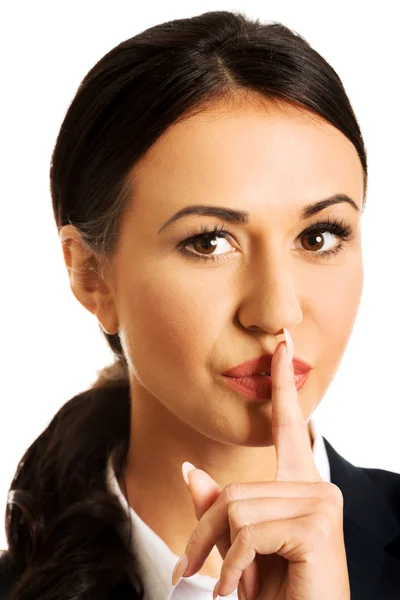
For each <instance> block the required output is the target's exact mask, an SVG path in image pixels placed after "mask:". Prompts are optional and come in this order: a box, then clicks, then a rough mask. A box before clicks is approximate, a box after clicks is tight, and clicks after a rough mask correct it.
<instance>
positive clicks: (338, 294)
mask: <svg viewBox="0 0 400 600" xmlns="http://www.w3.org/2000/svg"><path fill="white" fill-rule="evenodd" d="M350 266H351V267H352V268H348V269H338V270H337V275H336V274H333V273H332V272H331V273H327V274H326V280H325V281H324V279H322V280H321V281H320V285H319V293H318V294H317V297H316V298H315V299H314V302H315V304H314V308H313V309H311V314H312V319H313V322H314V326H315V327H316V335H317V336H318V345H319V347H320V348H321V354H320V364H321V365H323V367H321V374H322V371H323V376H322V380H324V381H325V382H326V383H329V382H330V381H331V380H332V378H333V376H334V374H335V373H336V370H337V369H338V367H339V364H340V361H341V359H342V356H343V354H344V351H345V349H346V346H347V344H348V341H349V338H350V335H351V332H352V330H353V326H354V323H355V320H356V316H357V312H358V308H359V305H360V300H361V295H362V288H363V279H364V276H363V268H362V264H361V263H360V262H358V263H357V262H355V263H354V264H353V265H350ZM333 275H335V276H333Z"/></svg>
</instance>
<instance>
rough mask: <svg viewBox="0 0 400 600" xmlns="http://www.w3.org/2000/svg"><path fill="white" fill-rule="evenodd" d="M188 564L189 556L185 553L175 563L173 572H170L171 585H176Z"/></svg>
mask: <svg viewBox="0 0 400 600" xmlns="http://www.w3.org/2000/svg"><path fill="white" fill-rule="evenodd" d="M188 566H189V557H188V555H187V554H184V555H183V556H181V558H180V559H179V560H178V562H177V563H176V565H175V568H174V572H173V573H172V585H176V584H177V583H178V581H179V580H180V579H181V578H182V575H183V574H184V572H185V571H186V569H187V568H188Z"/></svg>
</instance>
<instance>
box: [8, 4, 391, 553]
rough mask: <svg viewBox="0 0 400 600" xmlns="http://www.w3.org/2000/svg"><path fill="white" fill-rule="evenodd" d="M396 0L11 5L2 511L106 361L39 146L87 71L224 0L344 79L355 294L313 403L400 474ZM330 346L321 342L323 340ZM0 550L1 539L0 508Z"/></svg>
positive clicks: (373, 463) (325, 421)
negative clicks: (353, 193) (291, 37)
mask: <svg viewBox="0 0 400 600" xmlns="http://www.w3.org/2000/svg"><path fill="white" fill-rule="evenodd" d="M396 7H397V2H394V1H380V2H379V4H377V3H375V2H374V3H372V2H363V1H346V2H343V1H336V2H334V3H333V2H328V3H327V2H320V1H311V0H308V1H305V0H303V1H302V2H298V1H297V0H295V1H293V2H289V1H287V0H277V1H272V0H269V1H268V2H257V1H251V0H246V2H236V3H228V2H208V3H207V2H200V1H199V2H194V1H191V2H190V3H182V4H181V3H180V2H177V1H173V0H170V1H169V2H168V3H157V4H155V3H143V2H141V3H135V2H128V1H117V0H113V2H99V1H98V0H97V1H85V2H84V1H79V2H78V1H68V2H66V1H64V2H61V1H57V2H47V3H46V2H38V1H36V2H29V1H26V2H8V3H3V4H2V9H1V13H2V14H1V15H0V23H1V25H0V27H1V31H0V33H1V35H0V43H1V48H0V50H1V54H0V57H1V58H0V60H1V84H0V86H1V96H0V102H1V110H0V119H1V122H0V126H1V130H0V131H1V141H0V143H1V148H0V150H1V155H2V168H1V184H2V189H1V236H0V240H1V265H2V274H1V295H0V302H1V313H0V314H1V330H2V336H1V337H2V345H1V347H2V357H1V363H0V364H1V376H2V381H1V404H0V444H1V447H0V457H1V458H0V464H1V469H0V513H1V515H3V514H4V511H5V507H6V497H7V491H8V489H9V486H10V483H11V480H12V477H13V476H14V473H15V470H16V468H17V464H18V461H19V460H20V458H21V457H22V455H23V453H24V452H25V450H26V449H27V447H28V446H29V445H30V444H31V443H32V442H33V441H34V440H35V439H36V437H37V436H38V435H39V434H40V433H41V432H42V431H43V429H44V428H45V427H46V426H47V424H48V423H49V421H50V420H51V419H52V417H53V416H54V414H55V413H56V412H57V410H58V409H59V408H60V407H61V406H62V405H63V404H64V403H65V402H66V401H68V400H69V399H70V398H71V397H72V396H73V395H75V394H77V393H79V392H80V391H83V390H84V389H86V388H87V387H88V386H89V385H90V384H91V383H92V382H93V381H94V380H95V378H96V371H97V370H98V369H100V368H101V367H102V366H104V365H106V364H108V363H109V362H111V360H112V355H111V351H110V350H109V349H108V347H107V345H106V342H105V340H104V339H103V337H102V335H101V334H100V332H99V329H98V325H97V321H96V320H95V317H93V316H92V315H91V314H90V313H89V312H88V311H87V310H85V309H84V308H83V307H82V306H81V305H80V304H79V303H78V301H77V300H76V299H75V297H74V296H73V294H72V292H71V291H70V288H69V280H68V276H67V270H66V268H65V265H64V262H63V258H62V252H61V246H60V243H59V239H58V235H57V229H56V226H55V222H54V219H53V214H52V209H51V200H50V193H49V165H50V155H51V152H52V149H53V146H54V143H55V139H56V136H57V133H58V130H59V128H60V125H61V122H62V120H63V117H64V114H65V112H66V110H67V108H68V105H69V103H70V102H71V100H72V99H73V97H74V95H75V92H76V89H77V87H78V85H79V83H80V81H81V80H82V78H83V77H84V76H85V75H86V73H87V72H88V70H89V69H90V68H91V67H92V66H93V65H94V64H95V62H97V61H98V60H99V59H100V58H101V57H102V56H103V55H104V54H105V53H106V52H108V50H110V49H111V48H112V47H114V46H116V45H117V44H118V43H119V42H121V41H122V40H125V39H127V38H130V37H132V36H134V35H135V34H137V33H139V32H140V31H142V30H144V29H146V28H148V27H150V26H152V25H155V24H157V23H161V22H164V21H167V20H172V19H175V18H181V17H189V16H194V15H196V14H200V13H202V12H206V11H208V10H219V9H228V10H229V9H231V10H232V9H233V10H241V11H244V12H245V14H246V15H247V16H250V17H259V18H261V19H262V20H263V21H271V20H274V21H281V22H282V23H284V24H285V25H287V26H288V27H291V28H292V29H294V30H296V31H298V32H299V33H300V34H301V35H302V36H304V37H305V38H306V39H307V41H309V42H310V43H311V45H312V46H313V47H314V48H315V49H316V50H317V51H318V52H319V53H320V54H322V56H323V57H324V58H325V59H326V60H327V61H328V62H329V63H330V64H331V65H332V66H333V68H334V69H335V70H336V71H337V73H338V74H339V76H340V78H341V79H342V81H343V84H344V86H345V89H346V91H347V94H348V96H349V98H350V101H351V103H352V106H353V108H354V110H355V113H356V116H357V118H358V120H359V123H360V126H361V130H362V132H363V136H364V140H365V143H366V146H367V152H368V161H369V192H368V199H367V207H366V210H365V213H364V216H363V217H362V219H363V226H362V227H363V234H362V239H363V253H364V269H365V271H364V273H365V275H364V276H365V279H364V290H363V297H362V301H361V305H360V310H359V313H358V316H357V321H356V324H355V327H354V329H353V333H352V336H351V338H350V341H349V344H348V346H347V349H346V352H345V355H344V357H343V360H342V363H341V365H340V368H339V371H338V373H337V375H336V377H335V379H334V381H333V382H332V384H331V386H330V388H329V390H328V392H327V394H326V395H325V397H324V399H323V400H322V402H321V404H320V405H319V407H318V408H317V410H316V411H315V413H314V421H315V423H316V425H317V427H318V429H319V430H320V431H321V433H322V434H323V435H324V436H325V437H326V438H327V439H328V440H329V442H330V443H331V444H332V445H333V447H334V448H335V449H336V450H337V451H338V452H339V453H340V454H341V455H342V456H344V457H345V458H346V459H347V460H349V461H350V462H352V463H353V464H356V465H359V466H365V467H375V468H381V469H387V470H390V471H396V472H399V473H400V437H399V429H400V424H399V416H400V410H399V403H400V393H399V382H398V379H399V372H400V368H399V359H400V353H399V351H398V338H399V334H400V318H399V309H400V297H399V290H400V268H399V241H400V237H399V230H398V222H399V217H400V202H399V200H400V199H399V179H398V174H399V134H400V131H399V112H398V110H399V94H398V92H399V66H398V65H399V58H400V56H399V46H398V41H397V40H398V21H397V19H396V18H395V12H396ZM327 343H329V340H327ZM1 520H2V523H1V525H0V548H6V547H7V545H6V540H5V536H4V526H3V521H4V519H3V516H2V517H1Z"/></svg>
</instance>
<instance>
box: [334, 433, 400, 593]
mask: <svg viewBox="0 0 400 600" xmlns="http://www.w3.org/2000/svg"><path fill="white" fill-rule="evenodd" d="M323 439H324V443H325V447H326V451H327V454H328V459H329V464H330V468H331V481H332V483H334V484H335V485H337V486H338V487H339V488H340V490H341V491H342V494H343V498H344V509H343V531H344V540H345V547H346V555H347V564H348V571H349V579H350V587H351V600H378V599H379V600H394V599H395V598H400V558H399V557H400V552H396V555H394V554H392V553H391V550H390V547H388V548H387V546H389V545H390V544H392V549H393V548H395V547H397V549H398V550H399V545H398V544H397V543H396V544H394V545H393V542H394V541H395V540H396V538H399V536H400V524H399V522H398V520H397V519H396V518H395V516H394V515H393V513H392V512H391V511H390V507H389V506H388V504H387V503H386V502H385V498H384V496H383V495H382V493H381V492H380V491H379V488H378V487H377V486H376V485H375V484H374V482H373V481H372V480H371V479H370V478H369V477H368V475H367V474H366V473H365V472H364V471H363V468H362V467H356V466H354V465H352V464H351V463H349V462H348V461H347V460H346V459H344V458H343V457H342V456H340V454H338V453H337V452H336V450H335V449H334V448H333V447H332V446H331V444H330V443H329V442H328V441H327V440H326V439H325V438H323ZM398 542H400V539H398Z"/></svg>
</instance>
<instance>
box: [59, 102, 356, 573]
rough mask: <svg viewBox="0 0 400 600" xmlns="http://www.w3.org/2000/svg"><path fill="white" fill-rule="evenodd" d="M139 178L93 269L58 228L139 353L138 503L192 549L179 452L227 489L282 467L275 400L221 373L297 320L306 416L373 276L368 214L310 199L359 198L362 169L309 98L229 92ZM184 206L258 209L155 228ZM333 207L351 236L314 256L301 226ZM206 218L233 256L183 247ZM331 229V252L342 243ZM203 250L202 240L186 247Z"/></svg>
mask: <svg viewBox="0 0 400 600" xmlns="http://www.w3.org/2000/svg"><path fill="white" fill-rule="evenodd" d="M132 184H133V185H132V199H131V203H130V204H129V205H128V206H127V209H126V212H125V214H124V216H123V221H122V228H121V233H120V238H119V243H118V247H117V250H116V252H115V254H114V255H113V256H112V257H111V258H110V259H109V260H108V262H107V263H105V262H104V261H103V258H102V257H96V256H95V255H93V256H90V253H88V252H87V251H86V258H88V257H89V262H91V264H92V266H93V268H94V270H89V269H87V268H86V267H85V252H84V249H83V246H82V244H81V241H80V238H79V235H78V233H77V232H76V230H75V229H74V228H72V227H71V226H70V225H68V226H65V227H63V229H62V230H61V232H60V239H61V242H62V245H63V251H64V259H65V262H66V265H67V268H68V271H69V275H70V282H71V289H72V291H73V293H74V295H75V296H76V298H77V299H78V300H79V301H80V302H81V303H82V305H83V306H84V307H85V308H86V309H87V310H89V311H90V312H91V313H92V314H94V315H95V316H96V318H97V319H98V321H99V322H100V323H101V325H102V327H103V328H104V330H106V331H107V332H108V333H116V332H117V331H118V330H119V332H120V336H121V341H122V345H123V348H124V352H125V354H126V356H127V358H128V362H129V368H130V385H131V397H132V415H131V440H130V448H129V454H128V461H127V467H126V471H125V481H126V486H127V496H128V501H129V503H130V505H131V506H132V507H133V508H134V510H135V511H136V512H137V513H138V514H139V516H140V517H141V518H142V519H143V520H144V521H145V522H146V523H147V524H148V525H149V526H150V527H151V528H152V529H153V530H154V531H155V532H156V533H157V534H158V535H159V536H160V537H161V538H162V539H163V540H164V541H165V542H166V543H167V545H168V546H169V547H170V549H171V550H172V552H174V553H175V554H176V555H177V556H181V555H182V554H183V553H184V551H185V548H186V545H187V542H188V539H189V538H190V536H191V534H192V532H193V530H194V529H195V528H196V525H197V518H196V515H195V512H194V510H193V502H192V498H191V494H190V492H189V490H188V488H187V486H186V484H185V482H184V481H183V478H182V473H181V465H182V463H183V462H184V461H189V462H190V463H192V464H194V465H195V466H196V467H198V468H199V469H202V470H204V471H205V472H206V473H208V474H209V476H210V477H211V478H212V479H213V480H215V482H218V485H219V486H220V487H221V489H222V488H224V487H225V486H226V485H228V484H230V483H231V482H237V483H246V482H260V481H264V482H265V481H271V482H272V481H275V477H276V473H277V453H276V449H275V446H274V440H273V434H272V422H271V417H272V407H271V402H270V401H267V402H252V401H249V400H246V399H245V398H244V397H243V396H242V395H241V394H240V393H237V392H235V391H233V390H232V389H231V388H230V387H228V386H227V385H226V384H225V383H224V382H223V380H222V378H221V374H222V373H223V372H224V371H225V370H227V369H229V368H231V367H233V366H235V365H238V364H240V363H242V362H244V361H246V360H248V359H250V358H253V357H255V356H258V355H260V354H263V353H265V352H268V353H270V354H273V353H274V351H275V349H276V348H277V346H278V344H279V343H280V342H282V341H283V340H284V339H285V338H284V334H283V327H286V328H287V329H288V330H289V332H290V334H291V336H292V338H293V341H294V354H295V356H297V357H300V358H301V359H303V360H305V361H306V362H307V363H309V364H310V365H311V366H312V367H313V369H312V371H311V373H310V376H309V378H308V381H307V383H306V385H305V386H304V387H303V388H302V389H301V390H300V391H299V392H298V400H299V406H300V409H301V412H302V414H303V417H304V420H305V421H306V422H307V421H308V420H309V418H310V417H311V415H312V413H313V411H314V410H315V408H316V407H317V406H318V404H319V402H320V401H321V399H322V398H323V396H324V395H325V393H326V391H327V389H328V387H329V385H330V383H331V381H332V379H333V377H334V375H335V373H336V371H337V369H338V367H339V364H340V361H341V359H342V356H343V353H344V350H345V348H346V345H347V342H348V340H349V337H350V334H351V331H352V328H353V325H354V322H355V318H356V314H357V311H358V307H359V303H360V299H361V293H362V287H363V264H362V252H361V213H357V212H356V211H355V210H354V209H353V208H352V207H351V206H350V205H348V204H346V203H341V204H337V205H334V206H331V207H329V208H326V209H325V210H323V211H322V212H321V213H319V214H316V215H314V216H312V217H311V218H309V219H307V220H306V221H301V220H300V218H299V213H300V210H301V209H302V208H303V207H304V206H305V205H306V204H308V203H311V202H316V201H318V200H321V199H323V198H326V197H328V196H331V195H332V194H334V193H345V194H348V195H349V196H350V197H351V198H352V199H353V200H354V201H355V202H356V203H357V205H358V206H359V207H360V208H361V206H362V199H363V193H364V189H363V171H362V165H361V162H360V159H359V157H358V154H357V151H356V149H355V148H354V146H353V145H352V144H351V142H350V141H349V140H348V138H346V137H345V136H344V135H343V134H342V133H341V132H340V131H339V130H337V129H336V128H334V127H333V126H332V125H330V124H329V123H327V122H325V121H324V120H323V119H321V118H319V117H318V116H316V115H314V114H313V113H311V112H309V111H307V110H305V109H303V108H300V109H299V108H298V107H295V106H292V105H290V104H285V105H282V106H277V105H274V106H272V105H270V104H267V103H266V102H265V103H262V102H246V103H237V104H233V103H226V102H224V103H222V102H221V103H220V104H218V105H217V106H215V107H214V108H212V109H207V110H206V111H204V112H202V113H201V114H198V115H196V116H193V117H190V118H188V119H185V120H183V121H181V122H179V123H177V124H175V125H173V126H172V127H170V128H169V129H168V131H167V132H166V134H164V136H163V137H162V138H161V139H159V140H158V141H157V142H156V143H155V144H154V145H153V146H152V147H151V148H150V149H149V151H148V152H147V153H146V155H145V156H144V157H143V158H142V159H141V160H140V161H139V162H138V163H137V164H136V165H135V166H134V167H133V169H132ZM189 204H210V205H218V206H224V207H230V208H234V209H239V210H247V211H248V212H249V213H250V215H251V217H250V221H249V223H248V224H247V225H234V224H230V223H226V222H224V221H223V220H221V219H220V218H217V217H211V216H197V215H191V216H188V217H185V218H183V219H182V220H181V221H177V222H176V223H174V224H172V225H171V226H169V227H168V228H166V229H165V230H164V231H163V232H162V233H160V234H158V233H157V232H158V230H159V229H160V228H161V226H162V225H163V224H164V223H165V222H166V221H167V220H168V219H169V218H170V217H171V216H172V215H173V214H175V212H177V211H178V210H180V209H182V208H183V207H185V206H187V205H189ZM328 217H330V218H331V219H332V218H336V219H338V220H341V219H344V220H345V222H346V223H348V224H350V225H351V227H352V229H353V236H354V237H353V239H352V240H351V241H349V242H346V241H344V242H343V244H344V249H343V250H341V251H340V252H339V253H337V254H335V255H333V257H328V258H323V259H321V260H319V261H317V260H316V259H315V258H314V256H315V253H317V252H320V251H321V250H320V247H318V249H317V250H309V249H307V248H308V247H307V246H306V245H305V244H306V239H305V237H303V238H302V239H298V237H299V235H300V234H301V232H302V231H304V230H305V229H306V228H307V227H309V226H310V225H312V223H315V222H318V221H321V220H326V218H328ZM204 225H207V227H208V229H210V230H212V229H214V226H215V225H217V226H218V228H221V226H223V225H224V227H223V228H224V229H225V230H227V231H228V232H229V233H230V237H229V238H228V239H226V240H225V239H224V238H221V237H217V238H215V239H216V241H217V246H216V249H215V250H214V253H215V254H219V255H222V254H225V260H221V261H215V262H213V261H211V259H210V260H209V262H207V261H201V260H199V261H194V260H191V258H190V257H188V256H185V255H183V254H181V253H180V252H179V251H178V250H177V248H176V246H177V244H178V243H179V242H180V241H182V240H184V239H185V238H187V237H188V236H190V235H193V234H199V233H201V228H202V226H204ZM322 231H323V230H322ZM324 236H325V243H324V246H323V249H324V250H325V249H328V248H331V247H333V246H335V245H337V244H338V243H339V242H340V241H341V240H340V239H337V238H335V237H334V236H331V234H329V233H325V234H324ZM196 250H197V253H201V246H200V243H197V245H195V246H193V245H190V246H189V247H188V251H191V252H193V253H196ZM204 253H205V252H204V250H203V254H204ZM207 254H208V255H210V251H208V252H207ZM106 265H108V267H107V266H106ZM309 439H310V447H311V445H312V438H311V436H310V438H309ZM119 483H120V485H122V482H121V481H120V482H119ZM160 498H162V499H163V501H162V502H160ZM222 563H223V559H222V557H221V554H220V553H219V551H218V549H217V548H216V547H214V548H213V550H212V551H211V553H210V554H209V556H208V558H207V560H206V561H205V563H204V566H203V568H202V569H201V570H200V571H199V572H200V573H202V574H207V575H210V576H212V577H217V578H218V577H219V575H220V572H221V566H222Z"/></svg>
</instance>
